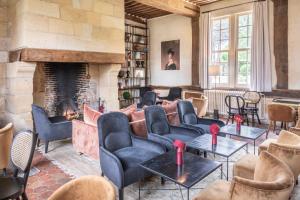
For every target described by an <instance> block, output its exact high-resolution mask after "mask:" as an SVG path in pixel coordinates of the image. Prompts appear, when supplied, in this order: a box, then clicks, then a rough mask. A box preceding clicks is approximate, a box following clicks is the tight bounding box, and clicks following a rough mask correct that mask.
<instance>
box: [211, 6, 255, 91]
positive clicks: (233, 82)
mask: <svg viewBox="0 0 300 200" xmlns="http://www.w3.org/2000/svg"><path fill="white" fill-rule="evenodd" d="M245 14H252V8H251V6H243V7H240V8H236V9H229V10H227V9H226V10H222V11H220V12H213V13H212V14H211V19H210V22H209V24H210V25H209V32H210V33H209V36H210V37H209V38H210V39H209V45H208V48H209V49H208V50H209V51H208V59H209V60H208V63H209V66H210V65H212V64H218V63H212V56H213V52H215V51H213V49H212V42H213V38H212V35H213V21H214V20H216V19H222V18H225V17H229V50H228V52H229V53H228V68H229V71H228V73H229V76H228V83H227V84H224V83H217V84H216V87H217V88H220V89H222V88H230V89H232V88H237V89H248V88H249V87H250V84H249V85H248V84H239V83H238V72H239V68H238V67H239V65H238V50H242V49H239V48H238V39H239V37H238V36H239V24H238V21H239V16H241V15H245ZM252 26H253V21H252ZM252 34H253V33H252ZM252 34H251V40H252ZM245 50H247V51H248V50H250V52H251V45H250V48H245ZM219 52H221V50H220V51H219ZM226 52H227V50H226ZM250 61H251V59H250ZM209 66H208V67H209ZM250 79H251V77H250ZM207 81H208V87H209V88H211V87H215V83H214V82H210V76H209V75H207Z"/></svg>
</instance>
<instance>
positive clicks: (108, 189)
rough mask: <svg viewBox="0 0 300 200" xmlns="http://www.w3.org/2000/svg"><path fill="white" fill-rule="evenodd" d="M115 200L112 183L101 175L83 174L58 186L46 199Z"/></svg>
mask: <svg viewBox="0 0 300 200" xmlns="http://www.w3.org/2000/svg"><path fill="white" fill-rule="evenodd" d="M75 199H76V200H87V199H93V200H115V199H116V193H115V189H114V187H113V186H112V184H111V183H110V182H109V181H107V180H106V179H105V178H103V177H101V176H84V177H81V178H78V179H75V180H72V181H70V182H68V183H66V184H65V185H63V186H61V187H60V188H58V189H57V190H56V191H55V192H54V193H53V194H52V195H51V196H50V197H49V199H48V200H75Z"/></svg>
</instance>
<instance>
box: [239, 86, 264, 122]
mask: <svg viewBox="0 0 300 200" xmlns="http://www.w3.org/2000/svg"><path fill="white" fill-rule="evenodd" d="M249 92H255V93H257V94H258V95H259V99H258V100H257V101H256V102H251V103H248V102H246V105H245V110H246V112H248V114H250V115H251V116H252V125H254V123H255V119H254V118H255V116H256V118H257V121H258V123H259V124H261V121H260V119H259V115H258V107H257V105H258V104H259V102H260V100H261V95H260V93H259V92H256V91H247V92H245V93H244V94H243V98H244V99H245V95H246V94H247V93H249Z"/></svg>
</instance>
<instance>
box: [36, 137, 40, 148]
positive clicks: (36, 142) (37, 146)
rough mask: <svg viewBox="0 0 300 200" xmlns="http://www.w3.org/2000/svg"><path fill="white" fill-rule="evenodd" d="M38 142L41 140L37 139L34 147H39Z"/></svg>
mask: <svg viewBox="0 0 300 200" xmlns="http://www.w3.org/2000/svg"><path fill="white" fill-rule="evenodd" d="M40 142H41V140H40V139H37V141H36V147H39V146H40Z"/></svg>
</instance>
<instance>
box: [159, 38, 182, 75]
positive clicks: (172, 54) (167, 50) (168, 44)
mask: <svg viewBox="0 0 300 200" xmlns="http://www.w3.org/2000/svg"><path fill="white" fill-rule="evenodd" d="M161 69H162V70H179V69H180V40H171V41H163V42H161Z"/></svg>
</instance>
